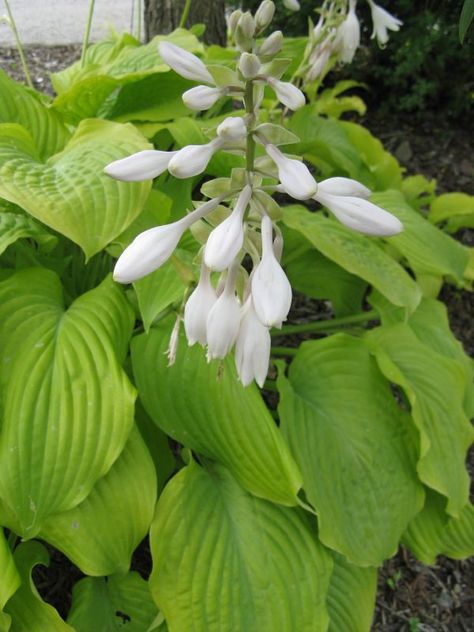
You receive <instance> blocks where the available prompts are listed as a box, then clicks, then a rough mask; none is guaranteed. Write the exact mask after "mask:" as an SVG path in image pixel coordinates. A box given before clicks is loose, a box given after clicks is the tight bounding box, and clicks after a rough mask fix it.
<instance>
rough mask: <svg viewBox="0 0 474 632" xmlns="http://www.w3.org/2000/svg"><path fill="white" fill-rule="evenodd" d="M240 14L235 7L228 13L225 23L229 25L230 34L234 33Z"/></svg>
mask: <svg viewBox="0 0 474 632" xmlns="http://www.w3.org/2000/svg"><path fill="white" fill-rule="evenodd" d="M242 15H243V14H242V11H241V10H240V9H236V10H235V11H232V13H231V14H230V16H229V20H228V22H227V24H228V26H229V31H230V32H231V34H232V35H233V34H234V33H235V29H236V28H237V24H238V23H239V20H240V18H241V17H242Z"/></svg>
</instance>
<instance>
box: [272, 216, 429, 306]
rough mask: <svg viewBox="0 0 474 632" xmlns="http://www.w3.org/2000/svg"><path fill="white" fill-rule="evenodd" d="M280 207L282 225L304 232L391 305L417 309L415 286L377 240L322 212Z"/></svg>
mask: <svg viewBox="0 0 474 632" xmlns="http://www.w3.org/2000/svg"><path fill="white" fill-rule="evenodd" d="M283 210H284V216H283V220H284V222H285V224H286V225H287V226H289V227H290V228H293V229H294V230H297V231H299V232H300V233H301V234H302V235H304V236H305V237H306V239H308V240H309V241H310V242H311V243H312V244H313V245H314V246H315V248H317V250H319V251H320V252H322V254H323V255H324V256H326V257H327V258H328V259H331V260H332V261H334V262H335V263H337V264H338V265H339V266H341V267H342V268H344V269H346V270H347V271H348V272H350V273H351V274H355V275H357V276H359V277H361V278H362V279H364V280H365V281H367V282H368V283H370V284H371V285H373V286H374V287H375V288H376V289H377V290H379V292H381V293H382V294H383V295H384V296H386V297H387V298H388V299H389V300H390V301H391V302H392V303H393V304H394V305H398V306H401V307H407V308H408V309H409V310H410V311H413V310H414V309H415V308H416V306H417V305H418V303H419V302H420V299H421V292H420V290H419V288H418V286H417V285H416V283H415V282H414V281H413V279H412V278H411V277H410V276H409V275H408V273H407V272H406V271H405V270H404V269H403V268H402V267H401V266H400V265H399V264H398V263H397V262H396V261H394V260H393V259H392V258H391V257H390V256H389V255H388V254H386V253H385V252H384V251H383V250H382V249H381V248H379V246H378V245H377V243H376V242H374V241H373V240H371V239H370V238H368V237H365V236H363V235H360V234H359V233H355V232H353V231H351V230H349V229H348V228H346V227H345V226H343V225H342V224H339V222H336V221H333V220H330V219H328V218H326V217H324V216H323V215H322V214H321V213H310V212H309V211H308V209H307V208H305V207H304V206H299V205H293V206H287V207H285V208H284V209H283Z"/></svg>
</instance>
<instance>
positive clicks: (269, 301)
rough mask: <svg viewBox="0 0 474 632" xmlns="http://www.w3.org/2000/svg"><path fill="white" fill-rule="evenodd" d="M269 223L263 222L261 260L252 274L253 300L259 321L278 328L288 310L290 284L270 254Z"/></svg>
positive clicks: (271, 243)
mask: <svg viewBox="0 0 474 632" xmlns="http://www.w3.org/2000/svg"><path fill="white" fill-rule="evenodd" d="M272 232H273V230H272V220H271V219H270V218H269V217H268V216H267V215H264V217H263V219H262V259H261V261H260V263H259V264H258V266H257V267H256V268H255V270H254V272H253V275H252V297H253V304H254V307H255V311H256V313H257V316H258V318H259V320H260V322H261V323H262V324H263V325H265V326H266V327H281V324H282V322H283V321H284V320H286V317H287V316H288V312H289V311H290V307H291V297H292V295H291V285H290V282H289V281H288V278H287V276H286V274H285V273H284V272H283V268H282V267H281V266H280V264H279V263H278V261H277V259H276V257H275V254H274V252H273V239H272Z"/></svg>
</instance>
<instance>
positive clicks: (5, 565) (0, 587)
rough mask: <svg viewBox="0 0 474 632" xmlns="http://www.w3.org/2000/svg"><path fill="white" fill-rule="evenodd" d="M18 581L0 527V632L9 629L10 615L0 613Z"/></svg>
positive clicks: (15, 588)
mask: <svg viewBox="0 0 474 632" xmlns="http://www.w3.org/2000/svg"><path fill="white" fill-rule="evenodd" d="M20 581H21V580H20V576H19V575H18V571H17V569H16V566H15V563H14V562H13V556H12V554H11V551H10V547H9V546H8V544H7V541H6V539H5V535H4V533H3V529H2V528H1V527H0V632H7V631H8V630H9V629H10V615H8V614H6V613H4V612H2V611H3V608H4V607H5V604H6V603H7V601H8V600H9V599H10V597H11V596H12V595H13V594H14V593H15V591H16V590H17V588H18V587H19V585H20Z"/></svg>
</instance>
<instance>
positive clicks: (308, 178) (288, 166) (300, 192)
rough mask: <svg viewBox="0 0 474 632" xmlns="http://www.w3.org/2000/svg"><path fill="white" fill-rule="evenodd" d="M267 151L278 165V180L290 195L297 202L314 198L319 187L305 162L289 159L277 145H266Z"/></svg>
mask: <svg viewBox="0 0 474 632" xmlns="http://www.w3.org/2000/svg"><path fill="white" fill-rule="evenodd" d="M265 151H266V152H267V154H268V155H269V156H270V158H271V159H272V160H273V162H274V163H275V164H276V166H277V168H278V178H279V180H280V182H281V184H282V185H283V188H284V190H285V191H286V193H288V195H291V197H293V198H295V199H296V200H309V198H312V197H314V195H315V194H316V191H317V190H318V185H317V183H316V180H315V179H314V178H313V176H312V175H311V173H310V172H309V169H308V167H307V166H306V165H305V164H304V162H301V161H300V160H295V159H293V158H287V157H286V156H285V155H284V154H282V153H281V151H280V150H279V149H277V148H276V147H275V145H266V147H265Z"/></svg>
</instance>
